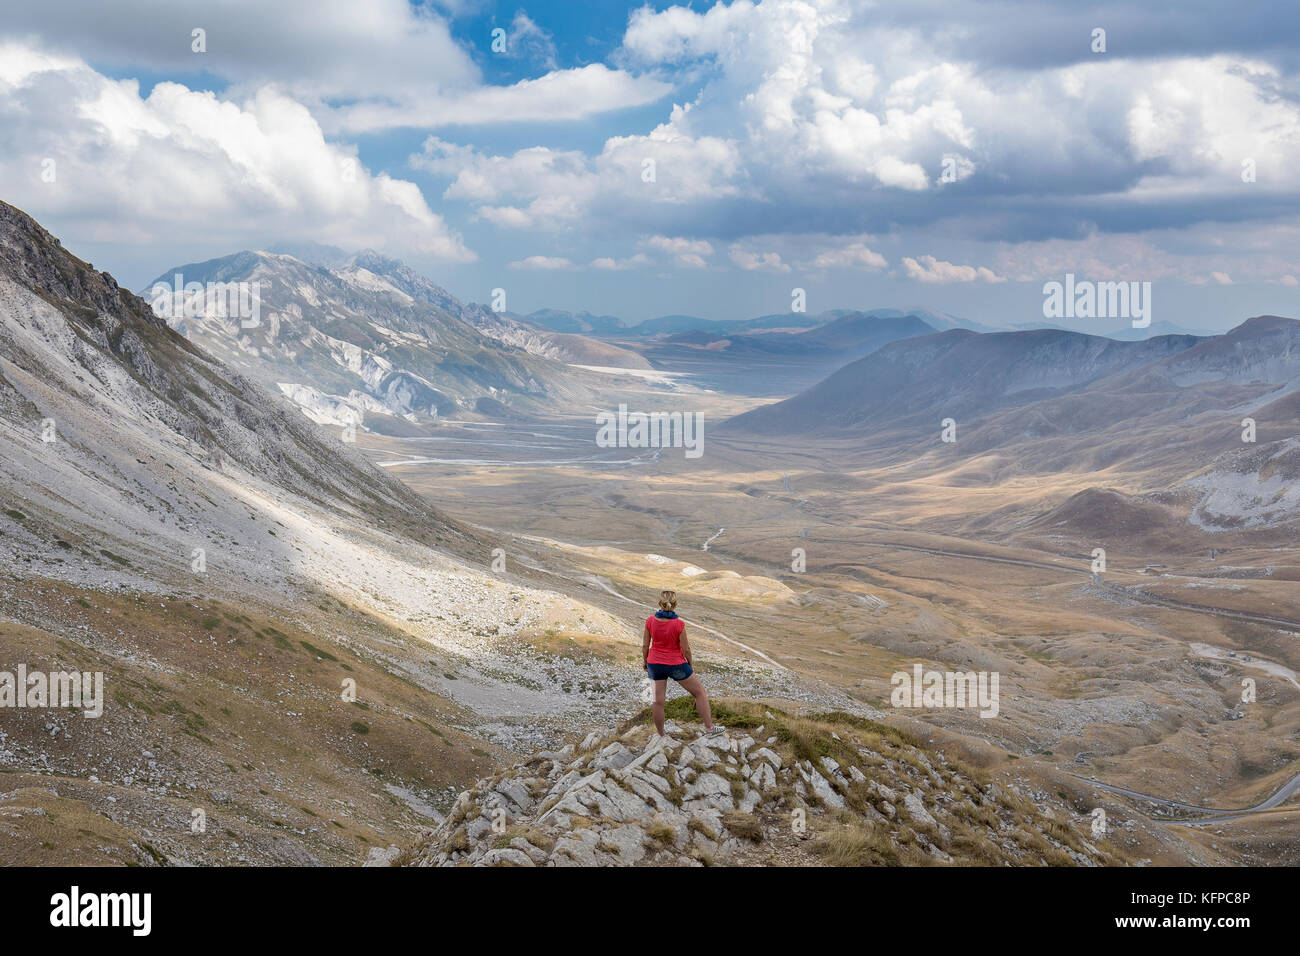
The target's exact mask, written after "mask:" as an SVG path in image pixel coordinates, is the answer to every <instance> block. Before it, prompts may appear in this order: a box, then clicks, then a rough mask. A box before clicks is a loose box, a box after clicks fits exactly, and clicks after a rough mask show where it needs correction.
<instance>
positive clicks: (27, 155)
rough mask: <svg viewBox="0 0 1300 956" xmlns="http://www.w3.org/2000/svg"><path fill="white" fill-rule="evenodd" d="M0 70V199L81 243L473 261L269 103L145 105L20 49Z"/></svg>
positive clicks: (304, 123)
mask: <svg viewBox="0 0 1300 956" xmlns="http://www.w3.org/2000/svg"><path fill="white" fill-rule="evenodd" d="M0 64H2V66H0V114H3V115H4V116H5V117H6V122H4V123H3V124H0V181H3V182H4V183H6V189H7V195H6V198H7V199H9V200H10V201H12V202H15V203H17V204H18V205H20V206H28V207H30V208H33V209H39V210H40V211H41V215H42V216H56V217H58V218H59V220H60V221H61V222H63V223H77V224H78V232H79V234H80V235H81V236H82V238H83V239H89V240H97V241H110V240H111V241H117V242H127V243H131V242H137V243H148V242H151V241H156V237H157V236H158V235H173V236H175V235H181V234H183V233H185V232H187V231H199V232H202V233H203V235H204V236H205V238H207V239H211V240H214V241H220V242H223V243H225V244H228V245H231V246H235V247H238V246H240V245H245V246H246V245H258V244H261V243H263V242H264V241H265V239H266V237H267V236H277V237H285V238H290V239H293V238H307V239H313V240H318V241H323V242H329V243H335V244H340V245H346V246H349V247H354V248H355V247H364V246H376V247H384V246H389V245H393V244H397V245H399V246H400V247H402V248H405V249H410V250H415V251H417V252H419V253H422V254H426V255H428V256H431V257H435V258H439V259H443V260H448V261H469V260H472V259H473V258H474V254H473V253H472V252H471V251H470V250H469V249H468V248H467V247H466V246H465V244H464V242H463V241H462V239H461V238H460V236H459V235H458V234H457V233H456V232H455V231H454V230H452V229H451V228H449V227H448V225H447V223H446V222H445V221H444V220H443V218H442V217H441V216H439V215H438V214H436V213H434V212H433V210H431V209H430V208H429V205H428V203H427V202H425V199H424V196H423V194H422V193H421V192H420V190H419V189H418V188H417V187H416V186H415V185H414V184H413V183H410V182H406V181H403V180H399V179H395V178H392V177H391V176H389V175H387V174H384V173H371V172H370V171H368V170H367V169H366V168H365V166H364V165H363V164H362V163H361V162H360V161H359V159H358V157H357V152H356V150H355V148H353V147H350V146H347V145H342V144H338V143H332V142H329V141H328V140H327V139H326V138H325V135H324V133H323V131H322V130H321V127H320V125H319V124H318V123H317V122H316V120H315V119H314V118H313V117H312V115H311V113H310V112H309V111H308V110H307V108H306V107H304V106H303V105H302V104H300V103H298V102H296V101H295V100H293V99H291V98H289V97H287V96H285V95H283V94H282V93H280V92H279V91H277V90H275V89H272V88H270V87H266V88H262V89H259V90H258V91H257V92H255V93H254V94H252V95H251V96H249V97H248V98H247V99H245V100H242V101H232V100H229V99H224V98H222V97H219V96H217V95H215V94H213V93H210V92H199V91H195V90H191V89H189V88H187V87H185V86H183V85H181V84H179V83H172V82H163V83H159V84H157V85H156V86H155V87H154V88H153V90H152V91H151V92H150V93H149V95H148V96H142V95H141V94H140V89H139V84H138V83H137V82H136V81H135V80H115V79H110V78H108V77H105V76H103V75H101V74H100V73H98V72H96V71H95V70H93V69H91V68H90V67H89V66H87V65H86V64H85V63H84V62H82V61H80V60H79V59H76V58H74V57H67V56H62V55H57V54H49V53H46V52H43V51H41V50H39V49H35V48H33V47H30V46H27V45H24V44H17V43H6V44H4V45H3V46H2V47H0ZM47 161H48V162H49V163H50V164H52V166H51V167H50V168H52V170H53V177H52V179H53V181H50V182H47V181H45V180H46V178H48V177H42V175H41V172H42V170H43V169H45V168H46V163H47Z"/></svg>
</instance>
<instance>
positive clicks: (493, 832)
mask: <svg viewBox="0 0 1300 956" xmlns="http://www.w3.org/2000/svg"><path fill="white" fill-rule="evenodd" d="M676 710H677V712H678V714H679V718H678V719H676V720H670V721H669V722H668V724H667V725H666V727H665V730H666V731H667V735H666V736H659V735H658V734H657V733H655V730H654V727H653V726H652V725H651V724H650V723H649V721H648V719H647V717H646V714H644V713H643V714H642V715H640V716H639V717H637V718H634V719H633V720H631V721H629V722H628V724H626V725H624V727H622V728H620V729H619V731H618V732H616V733H612V734H610V735H608V736H605V737H601V736H600V735H599V734H597V733H596V732H592V733H590V734H589V735H588V736H587V737H586V738H585V739H584V740H583V741H582V742H581V743H580V744H577V745H574V744H568V745H566V746H565V747H564V748H562V749H560V750H558V751H544V752H540V753H538V754H536V755H534V756H533V757H532V758H531V759H530V760H528V761H526V762H524V763H521V764H519V765H517V766H515V767H513V768H511V769H510V770H507V771H505V772H503V773H500V774H497V775H495V776H492V777H488V778H485V779H483V780H480V781H479V782H478V783H477V784H476V785H475V786H474V788H473V789H471V790H467V791H465V792H464V793H462V794H461V795H460V798H459V799H458V801H457V803H456V805H455V807H454V809H453V810H452V812H451V813H450V814H449V815H448V816H447V819H446V820H445V821H444V822H443V823H442V824H441V825H440V826H439V827H438V828H437V829H436V830H434V831H432V832H431V833H430V834H428V835H427V836H426V837H425V838H424V839H423V840H422V841H421V842H420V843H419V844H417V845H416V846H415V847H412V848H409V849H407V850H405V851H402V852H397V851H393V852H391V853H389V854H387V855H385V854H378V853H377V854H376V855H375V860H374V862H376V863H388V862H395V863H404V864H408V865H416V866H464V865H474V866H627V865H642V866H644V865H664V866H699V865H745V864H748V863H778V864H786V865H806V864H827V863H829V864H840V865H872V864H907V865H925V864H953V863H956V864H985V865H1001V864H1012V865H1042V864H1052V865H1097V864H1109V863H1119V862H1123V861H1124V860H1123V857H1122V855H1120V854H1119V853H1118V852H1117V851H1114V850H1113V849H1111V848H1108V847H1104V846H1099V845H1096V843H1094V842H1091V841H1090V840H1089V839H1088V838H1086V836H1085V835H1086V834H1087V832H1088V829H1087V820H1086V817H1079V816H1078V815H1077V814H1073V813H1072V812H1071V811H1070V810H1069V809H1068V808H1065V807H1060V808H1057V809H1055V810H1054V809H1053V808H1052V807H1051V806H1050V801H1043V802H1042V803H1041V804H1040V805H1038V806H1035V805H1034V804H1031V803H1030V802H1029V801H1027V800H1025V799H1024V798H1022V797H1020V796H1019V795H1017V794H1015V793H1009V792H1006V791H1005V790H1003V789H1002V788H1000V787H999V786H998V785H997V784H996V783H992V782H988V781H987V780H985V781H981V779H980V778H981V777H982V775H981V774H980V773H979V772H978V771H975V770H972V769H970V768H967V767H964V766H962V765H960V764H957V763H954V762H950V761H949V760H948V759H946V758H945V757H944V756H943V755H942V754H940V753H937V752H935V751H928V750H926V749H925V748H923V747H921V746H920V745H919V743H918V742H917V741H915V740H914V739H913V738H910V737H909V735H908V734H906V733H905V732H903V731H900V730H898V729H896V728H893V727H888V726H886V725H883V724H878V723H875V722H873V721H869V720H865V719H862V718H858V717H852V716H850V715H847V714H839V713H832V714H826V715H820V716H816V717H793V716H791V715H789V714H786V713H784V712H782V711H779V710H775V709H774V708H767V707H763V706H762V705H755V704H749V703H744V702H727V703H726V704H723V705H721V706H720V707H719V708H718V710H719V712H720V715H721V716H725V717H726V719H728V721H729V723H730V726H729V727H728V728H727V729H726V730H725V731H724V732H723V733H720V734H717V735H713V736H709V735H705V734H704V733H703V727H702V726H701V725H699V724H690V723H688V722H686V721H685V720H684V719H682V718H684V716H685V712H686V710H685V708H684V707H678V708H676ZM1072 817H1073V818H1074V819H1071V818H1072Z"/></svg>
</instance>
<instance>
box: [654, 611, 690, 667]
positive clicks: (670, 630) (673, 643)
mask: <svg viewBox="0 0 1300 956" xmlns="http://www.w3.org/2000/svg"><path fill="white" fill-rule="evenodd" d="M645 626H646V627H648V628H649V629H650V654H649V656H647V657H646V660H647V661H649V662H650V663H651V664H685V663H686V656H685V655H684V654H683V653H682V642H681V636H682V631H684V630H686V622H685V621H683V620H682V619H681V618H680V617H670V618H662V617H655V616H654V615H653V614H651V615H650V616H649V617H648V618H646V619H645Z"/></svg>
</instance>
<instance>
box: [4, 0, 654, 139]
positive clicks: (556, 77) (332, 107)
mask: <svg viewBox="0 0 1300 956" xmlns="http://www.w3.org/2000/svg"><path fill="white" fill-rule="evenodd" d="M11 7H12V9H7V10H6V11H5V17H4V22H3V23H0V37H5V36H7V37H11V38H19V37H26V36H31V35H39V36H40V37H41V38H42V42H43V43H45V44H46V45H47V46H50V48H51V49H54V50H56V51H58V52H62V53H66V54H70V55H74V56H75V55H78V54H79V53H81V52H82V51H94V62H95V63H96V64H97V65H100V64H103V65H105V66H108V67H114V68H131V67H138V66H139V65H140V64H147V65H148V67H149V69H150V70H151V71H152V72H156V73H164V74H166V73H172V74H199V73H203V74H206V75H209V76H214V77H220V78H221V79H222V80H223V81H224V82H225V83H227V84H229V86H230V90H229V93H230V95H231V96H233V97H235V98H244V97H247V96H249V95H251V94H252V92H253V91H254V90H256V89H259V88H261V87H263V86H268V85H270V86H274V87H275V88H276V89H278V90H280V91H281V92H282V93H284V94H285V95H286V96H289V97H291V98H293V99H295V100H297V101H298V102H300V103H303V104H305V105H307V106H308V107H309V108H310V109H311V111H312V113H313V115H314V116H315V117H316V119H317V121H318V122H319V123H320V124H321V126H322V128H324V129H325V130H326V132H329V133H344V132H350V133H357V132H367V131H377V130H381V129H388V128H393V127H401V126H421V127H436V126H443V125H456V124H462V123H475V124H478V125H482V124H490V123H510V122H516V121H519V120H527V121H543V120H572V119H581V118H584V117H588V116H594V115H597V114H599V113H601V112H604V111H607V110H618V109H626V108H628V107H630V106H638V105H644V104H645V103H650V102H653V101H655V100H657V99H659V98H661V97H663V96H664V95H665V94H666V93H667V92H668V91H669V90H670V89H671V87H670V86H669V85H668V84H666V83H664V82H663V81H661V80H659V79H657V78H654V77H651V76H644V77H638V76H633V75H630V74H628V73H626V72H624V71H622V70H617V69H610V68H608V67H605V66H604V65H602V64H589V65H587V66H584V67H582V68H578V69H566V70H559V69H555V47H554V43H553V42H552V40H551V38H550V35H549V34H548V33H547V32H546V31H545V30H544V29H543V28H542V27H540V26H539V25H538V24H537V23H535V22H534V21H533V20H531V19H530V18H529V17H528V16H527V14H525V13H523V12H522V11H520V12H519V13H517V14H516V15H515V17H514V20H513V21H512V22H511V24H510V28H509V30H508V31H507V33H508V36H507V48H506V53H505V55H506V56H508V57H512V58H516V59H519V60H521V61H525V62H528V63H531V64H535V65H537V66H539V68H545V69H546V70H547V72H546V73H545V74H544V75H542V76H540V77H536V78H532V79H528V80H523V81H520V82H518V83H514V84H512V85H509V86H501V87H495V86H491V85H488V84H486V83H485V82H484V79H483V73H482V70H481V69H480V68H479V66H478V65H477V64H476V63H475V61H474V57H473V55H472V53H471V51H470V50H469V49H467V48H466V47H465V46H464V45H462V44H461V43H460V42H458V41H457V39H456V38H455V37H453V36H452V32H451V26H450V21H449V20H448V17H447V15H446V14H444V13H440V12H438V11H435V10H433V9H431V8H430V7H428V6H422V5H418V4H412V3H410V2H408V0H367V2H366V4H365V5H364V7H359V6H358V5H357V4H356V3H355V2H354V0H276V2H275V3H269V4H268V3H265V2H264V0H223V2H222V3H221V4H218V5H213V4H211V3H209V2H207V0H169V2H168V3H166V4H158V3H154V2H151V0H115V2H114V3H113V4H111V5H106V4H103V3H101V2H99V0H64V2H61V3H59V4H26V5H11ZM445 7H446V8H447V13H448V14H455V13H457V12H460V7H461V4H459V3H455V2H453V3H449V4H446V5H445ZM196 29H200V30H203V31H204V46H205V50H204V52H202V53H196V52H195V51H194V46H195V44H194V42H193V40H192V34H193V31H194V30H196ZM482 42H483V47H484V49H485V50H486V49H488V47H489V44H490V42H491V36H490V34H488V33H486V32H485V33H484V35H483V38H482Z"/></svg>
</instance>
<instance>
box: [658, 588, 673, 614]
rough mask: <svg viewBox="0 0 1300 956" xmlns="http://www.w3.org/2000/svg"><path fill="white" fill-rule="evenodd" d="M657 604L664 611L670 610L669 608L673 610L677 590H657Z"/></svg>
mask: <svg viewBox="0 0 1300 956" xmlns="http://www.w3.org/2000/svg"><path fill="white" fill-rule="evenodd" d="M659 606H660V607H661V608H663V609H664V610H665V611H671V610H674V609H675V608H676V607H677V592H676V591H660V592H659Z"/></svg>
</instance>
